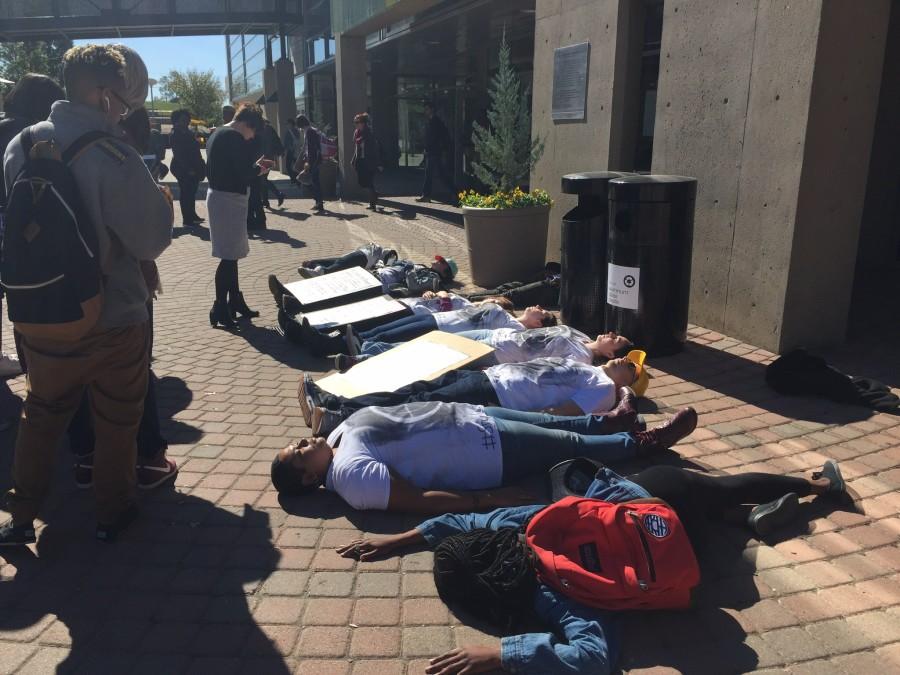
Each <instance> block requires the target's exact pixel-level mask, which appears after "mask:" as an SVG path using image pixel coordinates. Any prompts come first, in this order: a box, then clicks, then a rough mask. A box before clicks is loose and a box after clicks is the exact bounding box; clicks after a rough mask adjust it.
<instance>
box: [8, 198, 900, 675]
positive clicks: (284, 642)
mask: <svg viewBox="0 0 900 675" xmlns="http://www.w3.org/2000/svg"><path fill="white" fill-rule="evenodd" d="M309 205H310V202H309V201H308V200H305V201H303V202H302V203H301V202H297V201H293V200H291V201H289V202H288V206H289V207H291V209H292V210H291V211H286V212H284V214H283V215H281V216H270V221H269V222H270V227H272V228H273V229H271V230H270V231H269V232H268V233H266V234H265V236H263V237H260V238H257V239H255V240H254V241H253V242H252V244H251V250H252V252H251V255H250V257H249V259H247V260H246V261H244V262H242V263H241V276H242V279H243V284H244V289H245V293H246V296H247V299H248V301H249V303H250V305H251V306H254V307H258V308H259V309H261V310H262V312H263V314H262V317H261V318H260V319H258V320H256V321H254V325H253V326H252V327H249V328H247V329H246V330H244V331H243V332H241V333H240V334H236V335H233V334H230V333H227V332H224V331H215V330H212V329H210V328H209V325H208V324H207V322H206V321H207V320H206V314H207V312H208V310H209V306H210V304H211V298H212V294H213V291H212V275H213V269H214V265H215V262H214V260H213V259H212V258H211V257H210V256H209V243H208V241H207V240H206V238H205V236H202V235H205V233H206V230H205V229H201V230H200V234H201V236H197V234H196V233H187V232H184V231H182V230H177V234H178V238H177V240H176V241H175V243H174V245H173V246H172V248H171V249H170V250H169V251H168V252H167V253H166V254H165V256H164V257H163V259H162V261H161V268H162V278H163V284H164V287H165V293H164V295H163V296H162V298H161V299H160V301H159V302H158V304H157V328H156V352H155V353H156V363H155V369H156V372H157V374H158V375H159V376H160V377H161V378H162V384H161V387H160V405H161V412H162V415H163V417H164V418H165V421H164V431H165V433H166V435H167V436H168V437H169V438H170V439H171V440H172V446H171V449H170V454H171V455H172V456H173V457H175V458H176V459H177V460H178V461H179V463H180V465H181V473H180V475H179V477H178V480H177V483H176V485H175V488H174V489H164V490H159V491H157V492H155V493H152V494H150V495H147V496H146V497H145V498H144V500H143V514H144V517H143V519H142V521H141V522H140V524H139V525H137V526H135V528H134V530H133V531H130V532H129V533H128V535H127V536H126V537H125V538H124V540H123V541H121V542H120V543H118V544H116V545H114V546H108V545H102V544H98V543H96V542H94V541H93V539H92V534H93V530H92V528H93V519H92V500H91V497H90V495H89V494H85V493H82V492H79V491H78V490H76V489H75V488H74V484H73V481H72V476H71V473H70V471H69V463H68V457H67V456H66V454H65V451H62V452H63V456H62V458H61V461H60V462H59V466H58V480H57V481H56V488H55V493H54V497H53V500H52V502H51V503H50V504H48V508H47V511H46V513H47V516H48V521H49V523H50V524H49V525H47V526H46V527H45V528H44V529H43V530H42V532H41V533H40V535H39V536H40V541H39V543H38V545H37V546H36V547H31V548H30V549H29V550H28V551H27V552H24V553H22V552H20V553H7V552H5V551H4V553H3V555H2V557H0V575H2V579H3V581H2V583H0V672H20V673H41V672H51V671H52V670H53V669H54V668H58V667H62V668H63V669H64V670H66V671H69V670H78V671H79V672H86V673H100V672H116V673H125V672H140V673H179V672H197V673H201V672H203V673H205V672H215V673H217V674H218V673H232V672H247V673H266V672H272V673H287V672H296V673H305V674H306V673H308V674H315V675H326V674H328V673H341V674H343V673H354V674H366V675H369V674H373V675H374V674H379V673H421V672H423V670H424V663H425V659H426V658H427V657H430V656H432V655H435V654H438V653H440V652H441V651H442V650H444V649H447V648H450V647H453V646H454V645H458V644H466V643H469V642H471V641H473V640H476V639H479V638H482V635H481V634H479V633H478V631H477V630H475V629H473V628H470V627H467V626H464V625H462V624H460V623H459V622H458V621H457V620H456V619H455V618H453V617H452V616H451V615H450V614H449V613H448V611H447V610H446V608H445V607H444V606H443V605H442V604H441V603H440V601H439V600H438V599H437V598H436V596H435V589H434V585H433V583H432V580H431V575H430V563H431V559H430V557H429V556H430V554H428V553H417V554H414V555H410V556H407V557H405V558H403V559H402V560H400V559H393V560H389V561H384V562H379V563H375V564H369V565H365V566H360V565H358V564H356V563H354V562H351V561H347V560H343V559H341V558H339V557H338V556H336V555H335V553H334V551H333V547H334V546H335V545H336V544H339V543H341V542H345V541H347V540H349V539H351V538H353V537H356V536H357V535H359V534H360V533H361V532H384V531H397V530H399V529H400V528H406V527H408V526H409V525H411V524H413V523H414V522H415V519H411V518H407V517H398V516H391V517H387V516H384V515H378V514H358V513H352V512H351V511H349V510H348V509H347V508H345V507H343V506H342V505H341V503H340V502H339V500H337V499H336V498H333V497H331V496H328V495H324V494H323V495H320V496H317V497H315V498H312V499H308V500H305V501H303V502H286V503H284V504H279V502H278V499H277V498H276V496H275V494H274V492H273V491H272V490H270V489H269V481H268V471H269V462H270V460H271V458H272V456H273V454H274V453H275V452H276V450H277V449H278V448H280V447H282V446H283V445H284V444H285V443H286V442H288V441H290V440H293V439H296V438H299V437H301V436H302V435H303V434H304V433H305V432H306V429H305V427H304V425H303V420H302V417H301V415H300V410H299V408H298V406H297V404H296V398H295V392H296V384H297V378H298V371H299V370H300V369H311V370H314V371H317V372H324V371H326V370H327V368H328V364H327V363H324V362H320V361H317V360H313V359H311V358H309V357H307V356H306V355H304V353H303V352H302V351H300V350H298V349H297V348H296V347H293V346H291V345H288V344H286V343H285V342H284V341H283V340H282V339H281V338H280V337H279V336H278V335H277V334H276V333H274V332H273V331H272V330H271V329H270V328H269V326H271V325H272V324H273V323H274V319H275V311H274V307H273V304H272V302H271V300H270V297H269V295H268V292H267V290H266V275H267V274H268V273H269V272H276V273H278V274H279V275H281V276H283V277H284V278H286V279H290V278H292V277H293V276H294V274H293V270H294V268H295V267H296V265H297V264H298V263H299V262H300V261H301V260H302V259H304V258H307V257H310V258H311V257H318V256H323V255H329V254H336V253H341V252H344V251H346V250H349V249H351V248H353V247H354V246H355V245H358V244H360V243H363V242H365V241H367V240H369V239H376V240H380V241H388V242H391V243H392V244H393V245H394V246H395V247H396V248H397V249H399V250H400V252H401V254H404V255H409V256H413V257H421V258H424V257H426V256H430V255H432V254H433V253H435V252H441V253H444V254H449V255H454V256H456V257H457V259H458V260H460V261H461V262H464V259H465V245H464V241H463V237H462V231H461V230H460V229H459V228H458V227H456V226H454V225H450V224H446V223H442V222H438V221H435V220H431V219H428V218H425V217H422V216H416V215H415V213H414V212H413V211H411V210H409V209H404V210H403V211H402V212H397V211H395V210H394V209H389V213H388V214H385V215H379V216H371V215H369V214H367V213H366V212H365V211H363V210H362V208H361V206H354V205H348V206H346V207H341V206H340V205H333V206H334V209H333V211H332V212H331V213H329V214H328V215H326V216H311V215H309V212H308V211H307V210H305V209H308V207H309ZM461 267H462V269H463V277H464V275H465V270H466V267H465V264H463V265H461ZM4 335H5V337H6V343H5V346H6V348H9V337H10V335H9V331H8V330H6V331H4ZM771 358H772V355H771V354H769V353H767V352H764V351H762V350H758V349H755V348H754V347H752V346H749V345H744V344H741V343H739V342H738V341H736V340H732V339H730V338H727V337H725V336H722V335H718V334H715V333H712V332H710V331H706V330H704V329H702V328H694V329H692V331H691V342H690V344H689V345H688V348H687V350H686V352H685V353H684V354H682V355H679V356H677V357H672V358H667V359H660V360H656V361H655V362H653V369H652V373H653V375H654V377H655V379H654V381H653V385H652V388H651V389H650V393H651V394H652V396H653V399H652V402H650V403H652V404H653V408H650V407H645V410H646V411H647V412H648V418H649V420H650V421H651V422H652V421H653V420H655V419H657V418H661V417H664V416H665V415H666V414H668V413H670V412H671V411H672V410H673V409H675V408H677V407H679V406H684V405H688V404H690V405H693V406H695V407H696V408H697V409H698V410H699V411H700V412H701V417H700V428H699V429H698V430H697V432H696V433H695V434H693V435H692V436H691V437H690V438H689V439H687V442H686V443H685V444H682V445H680V446H678V447H677V453H678V455H674V454H673V455H672V457H670V458H669V460H668V461H673V462H675V461H678V460H677V457H678V456H680V457H681V458H682V460H683V461H684V462H686V463H688V464H697V465H700V466H703V467H708V468H711V469H714V470H722V471H725V472H732V471H737V470H746V469H760V470H766V471H775V472H785V473H786V472H797V471H806V470H810V469H813V468H815V467H818V466H820V465H821V463H822V462H823V461H824V460H825V459H826V458H829V457H832V458H836V459H839V460H841V462H842V467H843V470H844V473H845V476H846V477H847V478H849V479H850V485H851V487H852V488H853V490H854V491H855V492H856V493H857V494H858V495H859V498H860V499H859V506H860V507H861V509H860V511H853V510H850V509H847V510H839V511H834V512H829V511H827V510H823V509H822V508H821V507H819V506H817V505H813V504H810V505H807V506H805V507H804V508H805V511H804V519H803V522H802V523H801V524H799V525H798V526H797V527H796V528H795V529H794V530H792V531H791V532H785V533H781V537H780V540H773V541H771V542H766V543H759V542H757V541H755V540H753V539H751V538H750V537H749V535H748V534H747V533H745V532H741V531H740V530H734V529H732V530H726V529H722V530H716V531H715V532H714V535H713V546H712V550H713V551H714V552H715V555H714V557H713V560H712V561H711V562H709V563H708V564H706V565H705V570H704V576H705V580H706V583H705V585H704V587H703V592H702V597H701V602H700V606H699V608H698V609H697V610H695V611H693V612H691V613H687V614H676V613H658V614H652V615H651V614H646V615H641V616H631V617H629V618H628V619H627V621H626V623H627V627H626V632H625V639H624V643H625V644H624V647H625V648H624V655H623V666H624V668H625V669H627V670H630V671H632V672H646V671H660V672H663V671H664V672H670V671H671V670H672V669H677V670H682V671H685V672H709V673H725V672H733V671H749V670H754V669H759V670H763V671H765V672H791V673H807V672H809V673H817V674H823V673H832V672H835V673H837V672H847V673H850V672H855V673H859V672H866V673H874V672H890V671H894V672H897V671H898V669H900V583H898V581H900V575H898V570H900V547H898V545H897V541H898V535H900V518H898V511H900V494H898V493H897V490H896V489H897V487H898V485H900V468H898V467H900V417H892V416H888V415H875V416H870V417H869V416H867V415H866V414H865V411H859V410H851V409H847V408H841V407H838V406H835V405H831V404H827V403H822V402H813V401H797V400H788V399H784V398H781V397H778V396H776V395H774V394H773V393H772V392H770V391H769V390H767V389H766V387H765V385H764V384H763V380H762V369H763V366H764V365H765V363H766V362H767V361H769V360H770V359H771ZM871 374H873V375H877V373H871ZM11 384H12V387H13V389H14V390H15V391H17V392H21V391H22V389H23V382H22V381H21V378H20V379H19V380H16V381H14V382H12V383H11ZM892 384H894V385H896V384H898V383H897V382H896V381H893V382H892ZM653 409H655V410H656V412H652V410H653ZM14 434H15V431H14V430H11V431H8V432H5V433H3V434H2V436H0V439H2V455H0V457H2V466H0V483H2V485H3V487H5V486H6V485H8V483H9V464H10V456H11V445H12V440H13V438H14ZM0 517H3V516H2V515H0ZM486 639H491V638H489V637H488V638H486Z"/></svg>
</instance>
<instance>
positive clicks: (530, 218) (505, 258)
mask: <svg viewBox="0 0 900 675" xmlns="http://www.w3.org/2000/svg"><path fill="white" fill-rule="evenodd" d="M463 221H464V223H465V227H466V244H467V246H468V249H469V265H470V267H471V270H472V281H473V282H475V283H476V284H478V285H479V286H483V287H485V288H493V287H494V286H499V285H500V284H503V283H506V282H508V281H524V282H528V281H533V280H534V279H536V278H537V277H538V276H539V275H540V272H541V269H542V268H543V267H544V264H545V262H546V255H547V227H548V225H549V224H550V207H549V206H529V207H527V208H524V209H479V208H472V207H469V206H464V207H463Z"/></svg>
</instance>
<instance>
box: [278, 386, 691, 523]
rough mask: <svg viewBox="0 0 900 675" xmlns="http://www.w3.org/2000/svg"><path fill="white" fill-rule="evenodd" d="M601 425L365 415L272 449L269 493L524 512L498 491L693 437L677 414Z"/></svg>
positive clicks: (422, 411) (512, 416) (391, 412)
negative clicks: (322, 491)
mask: <svg viewBox="0 0 900 675" xmlns="http://www.w3.org/2000/svg"><path fill="white" fill-rule="evenodd" d="M616 414H620V412H619V411H617V413H616ZM605 426H607V425H605V424H604V418H602V417H596V416H593V415H583V416H580V417H557V416H553V415H545V414H540V413H522V412H515V411H512V410H504V409H502V408H484V407H482V406H477V405H468V404H465V403H439V402H426V403H410V404H408V405H400V406H395V407H391V408H379V407H372V408H365V409H364V410H360V411H359V412H357V413H355V414H354V415H352V416H351V417H350V418H349V419H348V420H347V421H346V422H343V423H342V424H341V425H340V426H338V427H337V429H335V430H334V431H333V432H331V434H330V435H329V436H328V438H327V439H325V438H321V437H313V438H310V439H303V440H302V441H300V442H299V443H293V444H291V445H289V446H287V447H286V448H284V449H283V450H281V451H280V452H279V453H278V455H277V456H276V457H275V459H274V460H273V461H272V473H271V476H272V484H273V485H274V487H275V489H276V490H277V491H278V492H279V493H280V494H282V495H285V496H296V495H303V494H308V493H311V492H313V491H315V490H316V489H318V487H319V486H320V485H324V486H325V488H326V489H328V490H331V491H333V492H337V493H338V494H339V495H340V496H341V497H343V499H344V500H345V501H346V502H347V503H348V504H350V506H352V507H353V508H355V509H381V510H389V511H409V512H416V513H431V514H433V513H443V512H446V511H470V510H476V511H477V510H481V509H492V508H497V507H499V506H512V505H518V504H522V503H533V500H534V496H533V495H527V494H524V493H523V491H522V490H521V489H519V488H511V489H503V488H500V486H501V485H509V484H510V483H515V482H516V481H519V480H521V479H522V478H523V477H525V476H527V475H529V474H533V473H538V472H541V471H546V470H548V469H549V468H550V467H551V466H553V465H554V464H557V463H559V462H561V461H563V460H565V459H571V458H573V457H578V456H582V455H586V456H588V457H592V458H594V459H597V460H598V461H604V462H613V461H624V460H627V459H632V458H634V457H642V456H647V455H650V454H652V453H656V452H661V451H663V450H665V449H667V448H669V447H670V446H672V445H674V444H675V443H677V442H678V441H680V440H681V439H682V438H684V437H685V436H687V435H688V434H690V433H691V432H692V431H693V430H694V429H695V428H696V426H697V413H696V412H695V411H694V410H693V409H692V408H686V409H685V410H682V411H680V412H679V413H677V414H676V415H675V416H674V417H673V418H672V420H671V421H669V422H668V423H667V424H664V425H662V426H660V427H658V428H656V429H653V430H651V431H636V432H633V433H618V434H605V432H604V431H603V428H604V427H605ZM597 434H604V435H597ZM523 500H524V501H523ZM529 500H530V501H529Z"/></svg>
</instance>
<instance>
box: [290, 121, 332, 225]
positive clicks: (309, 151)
mask: <svg viewBox="0 0 900 675" xmlns="http://www.w3.org/2000/svg"><path fill="white" fill-rule="evenodd" d="M297 126H298V127H299V128H300V133H301V134H303V146H302V150H301V153H300V157H299V159H298V160H297V164H298V165H300V164H301V163H302V165H303V166H301V167H300V168H301V169H303V170H306V171H308V172H309V179H310V181H311V183H310V186H309V187H310V189H311V190H312V193H313V199H315V202H316V203H315V206H313V208H314V209H315V210H316V211H324V210H325V204H324V203H323V202H322V184H321V183H320V182H319V168H320V167H321V165H322V139H321V138H320V137H319V130H318V129H316V128H315V127H314V126H313V125H312V124H310V123H309V118H307V117H306V115H297ZM298 173H299V172H298Z"/></svg>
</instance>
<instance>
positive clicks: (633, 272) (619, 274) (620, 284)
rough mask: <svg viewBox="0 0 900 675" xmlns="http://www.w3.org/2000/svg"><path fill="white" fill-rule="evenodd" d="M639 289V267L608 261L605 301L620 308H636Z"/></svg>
mask: <svg viewBox="0 0 900 675" xmlns="http://www.w3.org/2000/svg"><path fill="white" fill-rule="evenodd" d="M640 291H641V268H640V267H623V266H621V265H613V264H612V263H609V269H608V270H607V272H606V303H607V304H609V305H612V306H613V307H621V308H622V309H635V310H636V309H637V308H638V297H639V296H640Z"/></svg>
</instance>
